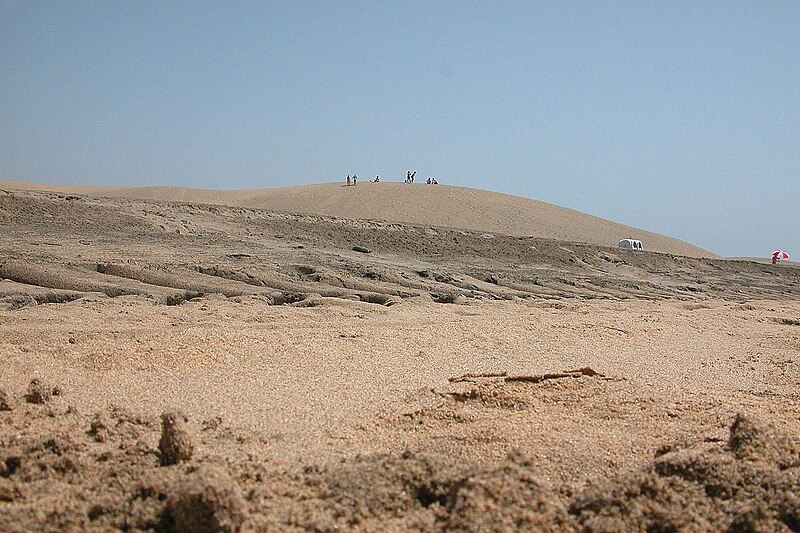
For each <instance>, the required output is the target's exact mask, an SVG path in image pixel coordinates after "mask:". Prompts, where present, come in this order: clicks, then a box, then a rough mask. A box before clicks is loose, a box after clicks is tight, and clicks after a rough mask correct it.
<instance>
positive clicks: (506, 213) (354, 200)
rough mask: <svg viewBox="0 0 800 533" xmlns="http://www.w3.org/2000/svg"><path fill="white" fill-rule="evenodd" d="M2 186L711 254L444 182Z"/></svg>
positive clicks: (11, 183)
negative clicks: (638, 243) (625, 241)
mask: <svg viewBox="0 0 800 533" xmlns="http://www.w3.org/2000/svg"><path fill="white" fill-rule="evenodd" d="M0 187H1V188H6V189H31V190H50V191H58V192H64V193H70V194H86V195H92V196H114V197H122V198H130V199H145V200H161V201H172V202H187V203H211V204H221V205H228V206H236V207H251V208H260V209H268V210H271V211H279V212H288V213H301V214H314V215H328V216H334V217H342V218H351V219H373V220H385V221H388V222H398V223H406V224H424V225H430V226H440V227H451V228H459V229H466V230H472V231H485V232H492V233H503V234H507V235H517V236H520V235H528V236H533V237H540V238H550V239H558V240H565V241H573V242H584V243H588V244H596V245H601V246H614V245H615V244H616V243H617V242H618V241H619V239H622V238H625V237H634V238H638V239H640V240H642V241H643V242H644V243H645V247H646V248H647V249H648V250H651V251H655V252H664V253H671V254H676V255H686V256H693V257H716V256H715V254H713V253H711V252H709V251H707V250H703V249H702V248H699V247H697V246H694V245H692V244H690V243H687V242H685V241H681V240H679V239H675V238H672V237H668V236H665V235H661V234H658V233H653V232H650V231H645V230H642V229H637V228H634V227H631V226H626V225H623V224H618V223H616V222H612V221H609V220H606V219H603V218H600V217H595V216H592V215H588V214H586V213H581V212H579V211H575V210H573V209H567V208H564V207H559V206H556V205H553V204H549V203H546V202H541V201H538V200H531V199H528V198H522V197H519V196H512V195H508V194H502V193H496V192H489V191H484V190H480V189H470V188H466V187H456V186H449V185H437V186H429V185H424V184H413V185H412V184H405V183H390V182H386V183H360V184H359V185H358V186H357V187H347V186H344V185H343V184H338V183H323V184H316V185H304V186H297V187H284V188H275V189H250V190H230V191H217V190H204V189H190V188H183V187H138V188H125V187H83V186H63V185H34V184H29V183H23V182H14V181H2V180H0Z"/></svg>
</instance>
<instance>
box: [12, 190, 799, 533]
mask: <svg viewBox="0 0 800 533" xmlns="http://www.w3.org/2000/svg"><path fill="white" fill-rule="evenodd" d="M0 207H2V209H0V224H2V229H3V231H2V232H0V278H3V281H0V356H1V357H2V361H3V364H2V365H1V366H0V390H1V391H2V394H0V510H1V511H2V512H0V530H3V531H29V530H46V529H51V530H91V529H95V530H109V529H125V530H150V531H202V530H205V531H235V530H250V531H258V530H268V529H269V530H293V529H296V530H301V529H303V530H308V529H311V530H320V531H331V530H336V529H344V530H349V529H354V530H426V531H429V530H473V531H475V530H509V529H522V530H541V531H547V530H550V531H581V530H585V531H620V530H631V531H636V530H641V531H678V530H686V531H704V530H705V531H707V530H731V531H798V530H799V529H798V528H800V500H798V496H797V494H798V488H800V484H799V483H800V453H798V449H800V448H798V445H799V444H800V439H798V436H799V435H800V402H798V399H800V397H799V396H798V394H799V393H798V392H797V390H798V387H797V385H798V380H799V379H800V372H799V371H798V360H799V359H800V298H799V296H800V269H797V268H796V267H793V266H787V265H779V266H778V267H773V266H772V265H764V264H757V263H754V262H748V261H720V260H714V259H697V258H688V257H681V256H672V255H668V254H657V253H643V254H638V253H628V254H626V253H622V252H620V251H619V250H614V249H612V248H603V247H599V246H590V245H579V244H575V243H568V242H562V241H555V240H548V239H532V238H523V237H518V236H517V237H515V236H506V235H503V234H495V233H483V232H470V231H466V230H456V229H446V228H441V227H430V226H421V225H401V224H394V223H388V222H370V221H364V220H361V221H358V220H344V219H337V218H332V217H321V216H311V215H285V214H278V213H274V212H268V211H263V210H258V209H246V208H235V207H221V206H208V205H204V204H171V203H167V202H156V201H148V200H129V199H113V198H106V199H99V198H88V197H69V196H65V195H58V194H53V193H45V192H30V193H29V192H8V193H6V194H0ZM354 247H355V248H358V249H360V250H361V251H356V250H354V249H353V248H354ZM367 250H368V251H367ZM32 380H35V381H33V383H32ZM4 405H5V407H6V408H5V409H3V406H4ZM165 413H166V414H167V416H162V415H164V414H165ZM170 413H172V414H170Z"/></svg>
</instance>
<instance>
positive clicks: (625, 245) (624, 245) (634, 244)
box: [619, 239, 644, 250]
mask: <svg viewBox="0 0 800 533" xmlns="http://www.w3.org/2000/svg"><path fill="white" fill-rule="evenodd" d="M619 248H620V250H644V246H642V241H637V240H636V239H622V240H621V241H619Z"/></svg>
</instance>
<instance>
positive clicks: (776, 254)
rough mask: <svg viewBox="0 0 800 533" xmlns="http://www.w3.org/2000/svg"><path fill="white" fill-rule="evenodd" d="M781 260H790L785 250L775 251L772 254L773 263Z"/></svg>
mask: <svg viewBox="0 0 800 533" xmlns="http://www.w3.org/2000/svg"><path fill="white" fill-rule="evenodd" d="M781 259H789V254H787V253H786V252H784V251H783V250H775V251H774V252H772V260H773V262H774V261H780V260H781Z"/></svg>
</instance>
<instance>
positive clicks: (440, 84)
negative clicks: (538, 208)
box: [0, 0, 800, 258]
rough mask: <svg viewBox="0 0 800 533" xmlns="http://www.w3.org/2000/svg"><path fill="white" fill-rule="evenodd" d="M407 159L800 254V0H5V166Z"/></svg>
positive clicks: (382, 164) (101, 175)
mask: <svg viewBox="0 0 800 533" xmlns="http://www.w3.org/2000/svg"><path fill="white" fill-rule="evenodd" d="M408 169H411V170H416V171H417V179H418V180H419V179H420V178H422V179H423V180H424V179H425V178H427V177H428V176H434V177H436V178H437V179H438V180H439V182H440V183H448V184H455V185H464V186H468V187H478V188H483V189H489V190H494V191H501V192H507V193H511V194H517V195H521V196H526V197H529V198H535V199H539V200H544V201H547V202H552V203H555V204H558V205H561V206H565V207H571V208H573V209H577V210H580V211H584V212H587V213H591V214H594V215H598V216H601V217H604V218H608V219H611V220H615V221H618V222H622V223H625V224H630V225H633V226H637V227H641V228H644V229H648V230H653V231H657V232H660V233H665V234H668V235H671V236H674V237H678V238H681V239H684V240H687V241H689V242H692V243H694V244H697V245H699V246H701V247H703V248H706V249H708V250H711V251H713V252H716V253H719V254H721V255H725V256H740V255H750V256H765V255H768V254H769V253H770V252H772V250H773V249H775V248H777V247H781V248H784V249H786V250H788V251H789V252H790V253H791V252H794V257H797V258H800V2H798V1H797V0H790V1H786V2H753V3H748V2H743V1H733V2H732V1H721V2H714V1H702V2H687V1H667V2H664V1H655V2H648V1H639V0H636V1H634V0H632V1H629V2H607V1H596V2H595V1H579V2H565V1H553V2H542V3H537V2H532V1H525V2H495V1H482V2H470V1H458V2H456V1H453V2H448V1H435V2H428V1H426V2H414V1H401V2H385V1H365V2H347V1H336V2H302V1H287V2H267V1H259V2H252V3H239V2H172V1H170V2H163V1H158V2H145V1H138V0H137V1H135V2H129V1H125V2H110V1H93V2H41V1H26V0H0V179H15V180H23V181H30V182H39V183H71V184H107V185H163V184H169V185H183V186H190V187H200V188H219V189H231V188H261V187H278V186H287V185H296V184H305V183H315V182H322V181H336V180H344V177H345V175H346V174H348V173H351V174H352V173H357V174H358V175H359V177H361V178H362V179H366V178H370V177H374V176H375V175H376V174H379V175H380V176H381V178H382V179H384V180H402V179H403V178H404V176H405V171H406V170H408Z"/></svg>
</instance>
